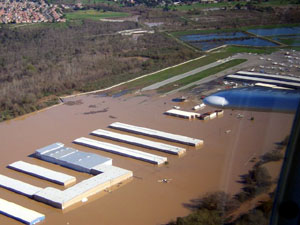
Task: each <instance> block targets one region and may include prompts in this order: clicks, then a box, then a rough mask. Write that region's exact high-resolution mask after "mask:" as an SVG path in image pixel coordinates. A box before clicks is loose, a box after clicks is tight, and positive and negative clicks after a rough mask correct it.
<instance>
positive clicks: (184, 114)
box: [165, 109, 200, 119]
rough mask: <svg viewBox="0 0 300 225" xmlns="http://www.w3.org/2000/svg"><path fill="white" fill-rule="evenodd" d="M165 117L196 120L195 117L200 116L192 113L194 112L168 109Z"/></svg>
mask: <svg viewBox="0 0 300 225" xmlns="http://www.w3.org/2000/svg"><path fill="white" fill-rule="evenodd" d="M165 114H166V115H169V116H175V117H181V118H185V119H196V118H197V117H199V116H200V114H199V113H194V112H187V111H183V110H178V109H170V110H168V111H166V112H165Z"/></svg>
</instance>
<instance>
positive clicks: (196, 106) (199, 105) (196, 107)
mask: <svg viewBox="0 0 300 225" xmlns="http://www.w3.org/2000/svg"><path fill="white" fill-rule="evenodd" d="M205 106H206V105H205V104H204V103H201V104H198V105H195V106H194V107H193V110H195V111H197V110H201V109H204V108H205Z"/></svg>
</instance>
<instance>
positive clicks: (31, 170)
mask: <svg viewBox="0 0 300 225" xmlns="http://www.w3.org/2000/svg"><path fill="white" fill-rule="evenodd" d="M8 168H11V169H14V170H17V171H20V172H23V173H27V174H29V175H32V176H35V177H38V178H41V179H44V180H48V181H50V182H53V183H56V184H60V185H64V186H67V185H70V184H73V183H75V182H76V178H75V177H73V176H70V175H67V174H64V173H60V172H57V171H54V170H50V169H46V168H44V167H41V166H37V165H33V164H30V163H27V162H23V161H17V162H14V163H12V164H10V165H8Z"/></svg>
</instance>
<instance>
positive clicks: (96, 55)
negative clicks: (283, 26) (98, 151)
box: [0, 20, 199, 120]
mask: <svg viewBox="0 0 300 225" xmlns="http://www.w3.org/2000/svg"><path fill="white" fill-rule="evenodd" d="M137 27H138V24H137V23H136V22H123V23H105V22H100V21H93V20H83V21H81V22H77V23H68V24H52V25H51V26H50V25H48V26H45V25H30V26H24V27H18V28H11V27H7V26H3V27H1V29H0V110H1V119H0V120H5V119H9V118H12V117H15V116H18V115H22V114H24V113H28V112H31V111H34V110H36V109H39V108H42V107H45V106H47V105H51V104H53V103H54V102H53V101H56V97H55V96H58V95H62V94H68V93H71V92H72V91H90V90H95V89H98V88H103V87H107V86H109V85H112V84H115V83H117V82H121V81H124V80H128V79H130V78H133V77H136V76H138V75H141V74H145V73H147V72H149V71H154V70H156V69H160V68H162V67H165V66H169V65H173V64H176V63H179V62H182V61H184V60H187V59H190V58H194V57H196V56H198V55H199V54H196V53H194V52H193V51H192V50H190V49H188V48H185V47H182V46H181V45H179V44H178V43H177V42H176V41H173V40H170V39H169V38H168V37H166V36H165V35H164V34H145V35H143V36H140V37H138V38H134V37H132V36H121V35H119V34H116V32H117V31H120V30H125V29H133V28H137ZM45 100H46V101H45Z"/></svg>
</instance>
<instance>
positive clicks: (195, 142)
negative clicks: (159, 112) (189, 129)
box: [109, 122, 203, 147]
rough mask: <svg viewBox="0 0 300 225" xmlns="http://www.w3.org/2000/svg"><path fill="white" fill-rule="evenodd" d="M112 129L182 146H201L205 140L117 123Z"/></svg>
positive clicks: (112, 125)
mask: <svg viewBox="0 0 300 225" xmlns="http://www.w3.org/2000/svg"><path fill="white" fill-rule="evenodd" d="M109 127H110V128H114V129H117V130H122V131H127V132H131V133H135V134H141V135H145V136H149V137H154V138H158V139H162V140H167V141H172V142H177V143H181V144H186V145H191V146H196V147H197V146H200V145H202V144H203V140H200V139H195V138H190V137H186V136H183V135H178V134H171V133H167V132H163V131H158V130H154V129H149V128H146V127H138V126H134V125H130V124H125V123H120V122H115V123H112V124H110V125H109Z"/></svg>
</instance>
